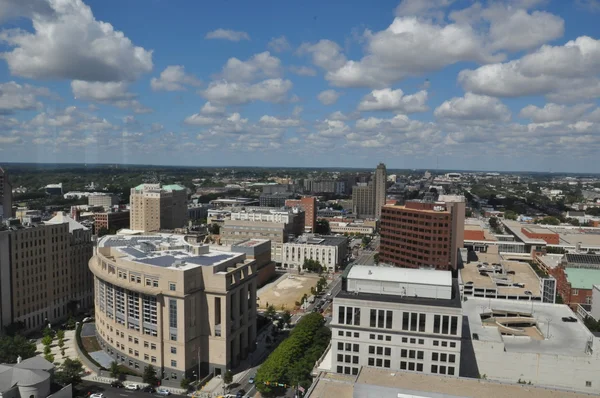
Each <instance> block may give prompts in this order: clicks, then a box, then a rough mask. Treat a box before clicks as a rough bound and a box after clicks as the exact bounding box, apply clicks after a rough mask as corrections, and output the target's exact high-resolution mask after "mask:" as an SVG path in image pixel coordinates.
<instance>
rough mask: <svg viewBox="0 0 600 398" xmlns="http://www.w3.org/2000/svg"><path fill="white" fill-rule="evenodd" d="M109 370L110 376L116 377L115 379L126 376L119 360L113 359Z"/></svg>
mask: <svg viewBox="0 0 600 398" xmlns="http://www.w3.org/2000/svg"><path fill="white" fill-rule="evenodd" d="M108 371H109V374H110V377H114V378H115V379H119V380H121V378H122V377H123V376H124V375H123V371H122V370H121V367H120V366H119V363H118V362H117V361H112V362H111V363H110V368H109V369H108Z"/></svg>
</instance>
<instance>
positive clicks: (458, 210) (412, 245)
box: [379, 196, 465, 270]
mask: <svg viewBox="0 0 600 398" xmlns="http://www.w3.org/2000/svg"><path fill="white" fill-rule="evenodd" d="M464 222H465V201H464V198H463V197H461V196H440V198H439V200H438V201H424V200H413V201H408V202H406V204H405V205H404V206H393V205H385V206H383V208H382V213H381V224H380V234H381V243H380V254H379V261H380V262H382V263H386V264H392V265H396V266H399V267H406V268H419V267H429V266H431V267H434V268H435V269H439V270H449V269H456V267H457V264H458V261H459V259H458V257H459V254H458V249H460V248H462V247H463V245H464Z"/></svg>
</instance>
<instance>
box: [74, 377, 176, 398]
mask: <svg viewBox="0 0 600 398" xmlns="http://www.w3.org/2000/svg"><path fill="white" fill-rule="evenodd" d="M81 379H82V380H87V381H91V382H93V383H104V384H110V383H112V382H113V381H116V380H117V379H115V378H112V377H102V376H96V375H89V376H84V377H82V378H81ZM131 383H135V384H138V385H139V386H140V387H141V388H144V387H146V386H147V385H148V384H147V383H138V382H133V381H127V380H125V381H123V384H131ZM158 388H160V389H161V390H167V391H169V392H170V393H171V394H177V395H186V394H187V391H186V390H184V389H182V388H175V387H167V386H160V387H158Z"/></svg>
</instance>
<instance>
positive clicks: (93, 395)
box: [90, 392, 106, 398]
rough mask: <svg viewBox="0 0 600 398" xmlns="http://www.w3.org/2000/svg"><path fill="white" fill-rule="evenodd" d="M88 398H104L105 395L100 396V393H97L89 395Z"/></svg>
mask: <svg viewBox="0 0 600 398" xmlns="http://www.w3.org/2000/svg"><path fill="white" fill-rule="evenodd" d="M90 398H106V395H104V394H102V393H101V392H97V393H94V394H92V395H90Z"/></svg>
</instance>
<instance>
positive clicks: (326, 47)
mask: <svg viewBox="0 0 600 398" xmlns="http://www.w3.org/2000/svg"><path fill="white" fill-rule="evenodd" d="M297 52H298V54H300V55H302V54H310V55H311V56H312V62H313V64H315V65H316V66H318V67H320V68H323V69H325V70H335V69H338V68H340V67H342V66H343V65H344V63H345V62H346V56H345V55H344V54H343V53H342V48H341V47H340V46H339V45H338V44H337V43H335V42H333V41H331V40H321V41H319V42H318V43H316V44H309V43H304V44H302V45H301V46H300V48H299V49H298V51H297Z"/></svg>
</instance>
